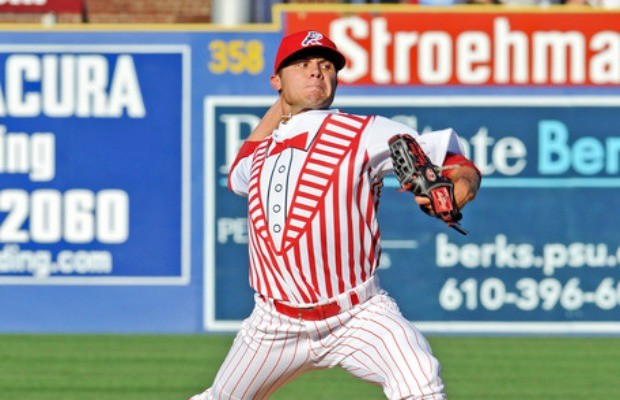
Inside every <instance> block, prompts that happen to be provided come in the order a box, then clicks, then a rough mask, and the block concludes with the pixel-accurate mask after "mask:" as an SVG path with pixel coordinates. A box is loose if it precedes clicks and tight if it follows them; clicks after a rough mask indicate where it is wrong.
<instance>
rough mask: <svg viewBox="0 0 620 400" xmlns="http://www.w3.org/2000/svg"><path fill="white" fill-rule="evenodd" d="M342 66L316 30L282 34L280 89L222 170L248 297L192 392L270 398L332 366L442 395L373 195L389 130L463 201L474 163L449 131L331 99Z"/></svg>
mask: <svg viewBox="0 0 620 400" xmlns="http://www.w3.org/2000/svg"><path fill="white" fill-rule="evenodd" d="M344 65H345V57H344V56H343V55H342V54H341V53H340V52H339V51H338V49H337V47H336V45H335V44H334V43H333V42H332V41H331V40H330V39H329V38H328V37H326V36H324V35H323V34H321V33H319V32H316V31H304V32H298V33H295V34H292V35H289V36H286V37H284V38H283V40H282V42H281V44H280V47H279V49H278V53H277V56H276V60H275V66H274V74H273V75H272V76H271V79H270V82H271V85H272V86H273V88H274V89H275V90H276V91H278V92H279V97H278V100H277V101H276V102H275V104H274V105H273V106H272V107H271V108H270V109H269V110H268V111H267V113H266V114H265V116H264V117H263V119H262V120H261V122H260V123H259V125H258V126H257V128H256V129H255V130H254V131H253V132H252V134H251V135H250V137H249V138H248V139H247V140H246V141H245V143H244V144H243V146H242V147H241V149H240V151H239V154H238V156H237V158H236V160H235V162H234V163H233V165H232V167H231V170H230V174H229V176H228V185H229V188H230V189H231V190H232V191H233V192H235V193H236V194H239V195H241V196H247V198H248V224H249V231H248V232H249V244H248V246H249V259H250V284H251V286H252V288H254V290H255V291H256V295H255V303H256V304H255V307H254V310H253V312H252V314H251V315H250V316H249V317H248V318H247V319H246V320H245V321H244V322H243V325H242V328H241V330H240V331H239V333H238V335H237V337H236V339H235V341H234V343H233V345H232V347H231V349H230V352H229V354H228V356H227V357H226V359H225V361H224V362H223V364H222V366H221V368H220V370H219V372H218V373H217V376H216V378H215V381H214V382H213V384H212V386H211V387H210V388H209V389H207V390H206V391H205V392H203V393H201V394H197V395H195V396H193V397H192V398H191V400H206V399H265V398H268V397H269V396H270V395H271V394H272V393H274V392H275V391H276V390H278V388H280V387H282V386H283V385H284V384H286V383H287V382H289V381H291V380H292V379H294V378H295V377H296V376H298V375H299V374H301V373H303V372H305V371H309V370H314V369H320V368H331V367H334V366H340V367H342V368H343V369H345V370H346V371H348V372H349V373H351V374H352V375H354V376H355V377H357V378H359V379H362V380H364V381H367V382H371V383H374V384H378V385H381V386H382V387H383V390H384V393H385V395H386V397H387V398H389V399H435V400H441V399H445V398H446V396H445V392H444V384H443V382H442V380H441V377H440V364H439V362H438V360H437V359H436V358H435V357H434V356H433V354H432V352H431V349H430V347H429V345H428V343H427V341H426V339H425V338H424V337H423V335H422V334H421V333H420V331H419V330H418V329H416V328H415V327H414V326H413V325H412V324H411V323H410V322H409V321H408V320H407V319H405V318H404V317H403V316H402V315H401V313H400V311H399V309H398V306H397V305H396V303H395V301H394V300H393V299H392V298H391V297H389V296H388V295H387V294H386V292H385V291H383V290H382V289H381V286H380V284H379V280H378V278H377V275H376V272H377V269H378V267H379V256H380V252H381V247H380V235H379V226H378V222H377V207H378V204H379V197H380V194H381V188H382V179H383V177H385V176H386V175H387V174H389V173H391V172H393V161H392V159H391V157H390V151H389V148H388V141H389V139H390V138H391V137H393V136H394V135H397V134H398V135H401V134H407V135H410V136H411V137H415V138H416V139H417V141H418V142H419V144H420V146H421V147H422V148H423V149H424V152H426V154H427V155H428V157H429V158H430V160H432V162H433V163H434V164H436V165H443V166H446V165H449V166H451V168H449V169H445V170H444V172H445V173H446V174H448V175H447V176H448V177H449V178H450V179H451V180H452V181H453V182H454V198H455V201H456V203H457V206H458V207H459V208H462V207H463V206H464V205H465V204H466V203H467V202H469V201H470V200H472V199H473V198H474V197H475V195H476V192H477V190H478V187H479V185H480V176H479V172H477V170H476V168H475V167H474V166H473V164H472V163H471V162H470V161H469V160H467V159H466V158H465V157H464V156H463V155H461V149H460V147H459V144H458V143H459V142H458V138H457V135H456V134H455V133H454V131H452V130H449V129H448V130H443V131H437V132H433V133H432V134H425V135H419V134H418V133H417V132H415V131H414V130H412V129H411V128H410V127H407V126H405V125H402V124H400V123H397V122H394V121H392V120H389V119H387V118H383V117H379V116H366V115H350V114H346V113H342V112H340V111H338V110H333V109H329V107H330V105H331V104H332V101H333V98H334V94H335V91H336V86H337V73H338V71H339V70H340V69H342V68H343V67H344ZM416 201H417V202H418V203H419V204H420V205H421V207H423V208H424V207H426V208H428V207H429V200H428V199H427V198H423V197H416ZM427 211H428V210H427Z"/></svg>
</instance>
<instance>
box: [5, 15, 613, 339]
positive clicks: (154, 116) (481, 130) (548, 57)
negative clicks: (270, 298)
mask: <svg viewBox="0 0 620 400" xmlns="http://www.w3.org/2000/svg"><path fill="white" fill-rule="evenodd" d="M353 11H355V12H353ZM275 15H276V16H277V18H276V20H277V22H276V23H275V24H274V25H269V26H262V25H255V26H247V27H242V28H239V29H230V28H227V29H223V28H217V27H213V26H206V27H204V29H203V28H196V27H195V26H180V27H175V28H174V29H170V30H163V29H160V28H157V27H153V26H150V27H132V28H131V29H128V28H122V27H118V26H114V27H110V26H96V25H95V26H90V25H89V26H87V29H77V28H76V27H75V26H72V27H58V28H54V29H45V30H43V29H35V28H32V29H24V28H22V27H18V26H4V27H3V26H0V183H1V187H0V243H1V244H0V246H1V247H0V331H2V332H166V333H199V332H228V331H234V330H236V329H237V328H238V327H239V326H240V321H241V320H242V319H243V318H244V316H246V315H247V314H248V313H249V312H250V310H251V307H252V291H251V290H250V288H249V287H248V283H247V282H248V279H247V268H248V267H247V250H246V244H247V228H246V223H247V221H246V218H245V205H244V199H242V198H238V197H236V196H234V195H233V194H232V193H230V192H229V191H228V190H227V189H226V187H225V178H226V172H227V170H228V166H229V165H230V163H231V162H232V159H233V158H234V156H235V154H236V150H237V149H238V147H239V145H240V144H241V142H242V140H243V138H244V137H245V136H247V135H248V134H249V132H250V131H251V129H252V127H253V126H255V124H256V123H257V122H258V121H259V119H260V116H261V115H262V113H263V112H264V111H265V110H266V109H267V107H268V106H269V105H270V104H271V103H272V102H273V101H274V99H275V97H274V93H273V90H272V89H271V87H270V86H269V83H268V82H269V76H270V74H271V72H272V68H273V67H272V60H273V58H274V55H275V52H276V49H277V45H278V43H279V40H280V38H281V36H282V34H286V33H290V32H293V31H296V30H299V29H305V28H316V29H319V30H321V31H323V32H329V34H330V36H332V38H333V39H334V40H335V41H336V42H337V43H338V44H339V46H340V49H341V50H342V51H343V53H344V54H345V55H346V56H347V58H348V65H347V68H345V69H344V70H343V71H342V72H341V74H340V78H341V86H340V89H339V97H338V98H337V101H336V104H335V106H337V107H338V108H341V109H343V110H346V111H348V112H352V113H372V114H382V115H385V116H388V117H391V118H394V119H397V120H399V121H402V122H404V123H406V124H409V125H411V126H413V127H415V128H417V129H418V130H419V131H427V130H434V129H442V128H446V127H453V128H454V129H456V130H457V132H459V134H460V135H461V136H462V138H463V144H464V147H465V148H466V150H467V152H468V154H469V156H470V157H471V159H472V160H474V162H475V163H476V164H477V166H478V167H479V168H480V170H481V171H482V172H483V174H484V176H485V178H484V181H483V187H482V189H481V191H480V194H479V198H478V199H477V201H476V202H475V203H472V204H471V205H468V206H467V208H466V209H465V210H464V214H465V217H464V220H463V225H464V226H465V228H466V229H467V230H469V232H470V235H469V236H461V235H459V234H458V233H457V232H455V231H453V230H448V229H447V228H446V227H445V226H443V225H442V224H441V223H439V222H438V221H435V220H432V219H429V218H428V217H427V216H425V215H424V214H422V213H421V212H419V211H418V210H417V207H416V206H415V205H414V204H413V202H412V198H411V197H410V196H408V195H407V194H402V193H399V192H397V190H396V187H397V184H396V181H395V180H394V179H393V178H391V179H388V180H387V181H386V182H385V184H386V185H385V186H386V187H385V189H384V190H383V198H382V204H381V205H382V207H380V222H381V231H382V234H383V239H384V240H383V249H384V251H383V254H382V259H381V262H382V268H381V270H380V272H379V273H380V277H381V280H382V282H383V284H384V286H385V288H386V289H387V290H388V291H389V292H390V293H391V294H392V295H393V296H394V297H395V298H396V299H397V300H398V301H399V304H400V306H401V309H402V311H403V313H404V314H405V315H406V316H407V317H408V318H410V319H411V320H413V321H416V323H417V324H418V325H419V326H420V327H421V328H422V329H423V330H424V331H425V332H428V333H455V334H471V333H491V334H504V333H558V334H575V333H577V334H579V333H601V334H617V333H620V323H618V322H616V321H618V320H620V241H619V240H618V238H619V235H618V228H617V227H618V225H620V217H618V213H616V212H615V211H614V210H615V205H616V204H618V203H619V202H620V177H619V169H620V118H618V107H619V106H620V86H619V85H620V32H619V31H618V29H617V20H618V17H619V16H620V13H618V12H609V11H607V12H605V11H596V10H592V9H590V8H587V9H585V8H584V9H571V8H560V7H558V8H555V7H551V8H548V9H529V8H523V9H503V8H478V7H475V6H471V7H457V8H438V9H435V8H422V7H415V6H413V7H404V8H403V7H397V6H367V7H366V6H334V5H330V6H329V7H308V6H304V7H300V6H289V7H281V8H276V14H275Z"/></svg>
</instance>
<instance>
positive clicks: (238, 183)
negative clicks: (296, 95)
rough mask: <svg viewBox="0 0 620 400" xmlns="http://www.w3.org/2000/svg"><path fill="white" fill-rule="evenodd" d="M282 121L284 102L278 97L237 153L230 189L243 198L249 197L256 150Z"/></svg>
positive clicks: (229, 175) (230, 175) (231, 173)
mask: <svg viewBox="0 0 620 400" xmlns="http://www.w3.org/2000/svg"><path fill="white" fill-rule="evenodd" d="M281 120H282V101H281V97H278V99H277V100H276V102H275V103H274V104H273V105H272V106H271V107H269V109H268V110H267V112H266V113H265V115H263V118H262V119H261V120H260V122H259V123H258V125H257V126H256V128H254V130H253V131H252V133H250V136H248V138H247V139H246V140H245V142H243V145H242V146H241V148H240V149H239V153H237V157H236V158H235V161H234V162H233V164H232V166H231V167H230V171H229V172H228V188H229V189H230V190H231V191H233V192H235V193H236V194H238V195H241V196H247V195H248V191H249V185H250V173H251V168H252V155H253V154H254V150H256V147H258V144H259V143H260V142H261V141H263V140H265V139H266V138H267V137H269V135H271V133H272V132H273V131H274V130H275V129H276V128H277V127H278V125H279V124H280V121H281Z"/></svg>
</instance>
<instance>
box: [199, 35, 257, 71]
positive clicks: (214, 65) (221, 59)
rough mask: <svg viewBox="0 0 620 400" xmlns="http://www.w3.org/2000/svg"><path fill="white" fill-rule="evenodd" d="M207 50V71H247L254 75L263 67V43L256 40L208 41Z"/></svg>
mask: <svg viewBox="0 0 620 400" xmlns="http://www.w3.org/2000/svg"><path fill="white" fill-rule="evenodd" d="M209 50H210V51H211V62H209V71H211V72H213V73H214V74H223V73H226V72H230V73H233V74H241V73H244V72H248V73H250V74H253V75H256V74H259V73H261V72H262V71H263V68H264V67H265V59H264V58H263V44H262V43H261V42H260V41H258V40H249V41H245V40H231V41H228V42H227V41H224V40H214V41H212V42H211V43H209Z"/></svg>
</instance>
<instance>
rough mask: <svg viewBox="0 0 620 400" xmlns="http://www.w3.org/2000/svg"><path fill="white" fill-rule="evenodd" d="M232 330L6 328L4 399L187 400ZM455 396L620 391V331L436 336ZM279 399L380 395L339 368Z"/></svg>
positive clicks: (0, 387) (1, 352)
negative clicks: (166, 332)
mask: <svg viewBox="0 0 620 400" xmlns="http://www.w3.org/2000/svg"><path fill="white" fill-rule="evenodd" d="M231 341H232V337H231V336H211V335H195V336H190V335H188V336H155V335H153V336H137V335H136V336H134V335H103V336H101V335H97V336H94V335H0V400H5V399H6V400H9V399H11V400H16V399H19V400H78V399H79V400H86V399H89V400H142V399H144V400H147V399H148V400H167V399H170V400H175V399H176V400H179V399H180V400H183V399H186V398H188V397H189V396H190V395H192V394H194V393H196V392H199V391H201V390H202V389H203V388H204V387H206V386H208V385H209V384H210V382H211V380H212V379H213V377H214V375H215V373H216V372H217V368H218V366H219V364H220V363H221V361H222V360H223V358H224V356H225V355H226V352H227V351H228V346H229V345H230V343H231ZM430 342H431V345H432V346H433V349H434V351H435V354H436V355H437V357H438V358H439V359H440V361H441V362H442V365H443V368H444V380H445V382H446V384H447V390H448V395H449V398H450V399H451V400H461V399H463V400H469V399H471V400H474V399H475V400H484V399H515V400H517V399H519V400H521V399H528V400H530V399H543V400H553V399H620V378H618V376H619V373H620V361H619V360H620V338H492V337H473V338H453V337H431V338H430ZM272 398H273V399H276V400H283V399H291V400H304V399H308V400H310V399H312V400H321V399H326V400H327V399H332V400H333V399H336V400H338V399H359V400H366V399H368V400H370V399H381V398H383V396H382V391H381V389H380V388H378V387H375V386H371V385H369V384H367V383H364V382H361V381H357V380H355V379H354V378H352V377H350V376H349V375H347V374H346V373H345V372H343V371H342V370H339V369H334V370H324V371H317V372H311V373H308V374H305V375H302V376H301V377H300V378H298V379H297V380H295V381H294V382H293V383H291V384H289V385H288V386H286V387H284V388H282V389H281V390H280V391H279V392H277V393H276V394H275V395H274V396H273V397H272Z"/></svg>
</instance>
